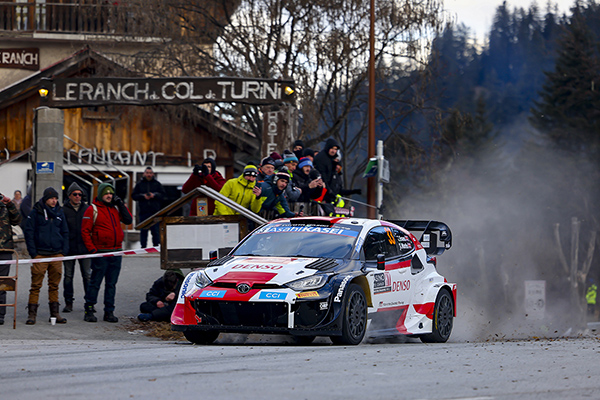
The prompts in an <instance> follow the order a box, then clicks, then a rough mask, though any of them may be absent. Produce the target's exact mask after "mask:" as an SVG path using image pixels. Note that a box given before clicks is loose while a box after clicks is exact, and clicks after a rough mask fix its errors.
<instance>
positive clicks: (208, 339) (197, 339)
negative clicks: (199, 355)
mask: <svg viewBox="0 0 600 400" xmlns="http://www.w3.org/2000/svg"><path fill="white" fill-rule="evenodd" d="M183 335H184V336H185V338H186V339H187V340H189V341H190V342H192V343H194V344H211V343H212V342H214V341H215V340H217V337H219V332H216V331H186V332H183Z"/></svg>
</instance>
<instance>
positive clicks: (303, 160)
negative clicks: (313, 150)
mask: <svg viewBox="0 0 600 400" xmlns="http://www.w3.org/2000/svg"><path fill="white" fill-rule="evenodd" d="M307 165H310V166H311V167H312V166H313V163H312V161H310V158H308V157H302V158H301V159H300V163H299V164H298V168H302V167H306V166H307Z"/></svg>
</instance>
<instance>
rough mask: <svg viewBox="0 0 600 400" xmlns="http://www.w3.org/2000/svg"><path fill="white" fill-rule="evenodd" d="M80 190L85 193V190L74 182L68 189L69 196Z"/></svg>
mask: <svg viewBox="0 0 600 400" xmlns="http://www.w3.org/2000/svg"><path fill="white" fill-rule="evenodd" d="M76 190H79V191H80V192H81V193H83V189H82V188H81V186H79V185H78V184H77V182H73V183H71V185H70V186H69V188H68V189H67V196H70V195H71V193H73V192H74V191H76Z"/></svg>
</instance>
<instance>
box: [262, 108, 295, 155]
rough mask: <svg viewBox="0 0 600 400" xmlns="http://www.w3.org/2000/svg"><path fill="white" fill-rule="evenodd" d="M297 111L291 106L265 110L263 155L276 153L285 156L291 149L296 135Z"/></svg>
mask: <svg viewBox="0 0 600 400" xmlns="http://www.w3.org/2000/svg"><path fill="white" fill-rule="evenodd" d="M297 111H298V110H297V109H296V108H295V107H291V106H285V105H284V106H277V107H275V106H272V107H265V108H264V109H263V140H262V148H261V154H262V156H268V155H269V154H271V153H273V152H274V151H275V152H277V153H279V154H283V150H285V149H287V148H289V147H290V145H291V143H292V142H293V138H294V137H295V133H296V129H295V128H296V121H298V115H297Z"/></svg>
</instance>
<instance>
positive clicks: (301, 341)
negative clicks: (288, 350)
mask: <svg viewBox="0 0 600 400" xmlns="http://www.w3.org/2000/svg"><path fill="white" fill-rule="evenodd" d="M316 338H317V337H316V336H293V339H294V344H297V345H300V346H308V345H309V344H311V343H312V342H314V341H315V339H316Z"/></svg>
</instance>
